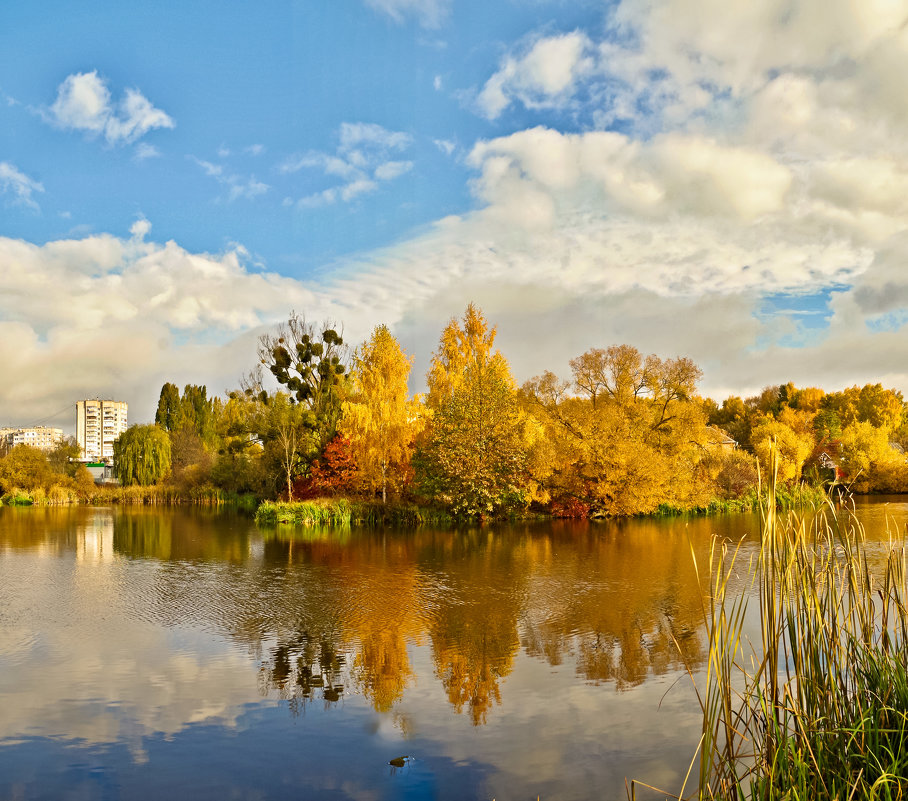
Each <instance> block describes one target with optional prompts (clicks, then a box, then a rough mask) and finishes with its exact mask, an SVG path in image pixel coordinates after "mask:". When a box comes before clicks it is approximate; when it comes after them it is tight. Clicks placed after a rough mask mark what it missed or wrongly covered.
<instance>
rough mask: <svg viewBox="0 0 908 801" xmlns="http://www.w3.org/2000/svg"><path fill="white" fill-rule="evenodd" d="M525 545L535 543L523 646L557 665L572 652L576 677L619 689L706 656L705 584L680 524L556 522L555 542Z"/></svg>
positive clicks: (537, 540) (679, 667) (538, 541)
mask: <svg viewBox="0 0 908 801" xmlns="http://www.w3.org/2000/svg"><path fill="white" fill-rule="evenodd" d="M622 528H623V530H622ZM566 538H567V539H569V541H570V547H565V539H566ZM527 547H530V548H532V550H533V551H534V556H533V558H532V560H531V561H532V562H533V565H534V568H533V577H532V579H531V582H530V588H529V597H530V601H529V603H528V604H527V606H526V607H525V609H524V614H523V617H522V621H521V622H522V632H523V636H522V645H523V647H524V649H525V651H526V652H527V653H528V654H530V655H532V656H537V657H540V658H543V659H545V660H546V661H548V662H549V663H550V664H552V665H557V664H560V663H561V662H562V661H563V659H564V658H565V655H566V654H567V653H570V654H572V655H573V656H574V657H575V660H576V670H577V673H578V674H579V675H580V676H582V677H583V678H585V679H587V680H590V681H594V682H614V683H615V686H616V687H617V688H618V689H623V688H626V687H630V686H634V685H637V684H640V683H642V682H643V681H644V680H645V679H646V678H647V676H649V675H660V674H663V673H666V672H667V671H670V670H678V669H681V668H683V667H684V665H690V666H697V665H699V664H701V663H702V661H703V658H704V653H703V641H702V639H701V637H700V635H699V625H700V620H701V617H702V606H701V598H702V591H701V588H700V586H699V585H698V583H697V581H696V577H695V574H694V571H693V567H692V561H691V552H690V541H689V539H688V537H687V536H686V534H685V533H683V531H680V530H679V531H676V532H673V531H672V529H671V527H670V526H667V525H665V523H663V522H661V521H633V525H631V526H626V527H621V526H613V527H610V529H609V530H608V531H607V532H604V533H603V534H601V535H593V536H590V535H589V534H587V535H586V536H578V535H577V531H576V529H575V530H574V531H571V529H570V527H569V526H566V527H564V528H559V527H555V529H554V531H553V534H552V537H551V540H549V539H548V538H542V539H541V540H540V539H539V538H535V539H534V540H532V541H531V542H530V543H528V546H527ZM555 553H557V558H556V557H555V556H554V555H553V554H555Z"/></svg>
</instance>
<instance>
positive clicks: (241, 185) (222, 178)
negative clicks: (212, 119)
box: [189, 156, 271, 202]
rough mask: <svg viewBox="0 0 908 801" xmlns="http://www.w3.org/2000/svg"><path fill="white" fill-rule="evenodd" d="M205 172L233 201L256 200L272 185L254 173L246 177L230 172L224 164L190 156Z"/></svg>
mask: <svg viewBox="0 0 908 801" xmlns="http://www.w3.org/2000/svg"><path fill="white" fill-rule="evenodd" d="M189 158H190V159H191V160H192V161H194V162H195V163H196V164H197V165H198V166H199V167H201V168H202V170H203V171H204V173H205V174H206V175H207V176H209V177H211V178H214V179H215V180H216V181H217V182H218V183H219V184H221V186H223V187H224V188H225V189H226V196H225V197H226V199H227V201H228V202H232V201H234V200H237V199H239V198H244V199H246V200H255V198H257V197H260V196H261V195H264V194H265V193H266V192H267V191H268V190H269V189H270V188H271V187H270V186H269V185H268V184H266V183H263V182H262V181H259V180H258V179H257V178H256V177H255V176H254V175H251V176H249V177H248V178H244V177H243V176H241V175H238V174H237V173H234V172H229V171H228V170H227V169H226V168H225V167H224V165H223V164H214V163H212V162H210V161H205V160H204V159H200V158H196V157H195V156H189Z"/></svg>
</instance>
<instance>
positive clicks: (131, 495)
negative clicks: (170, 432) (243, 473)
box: [0, 484, 258, 511]
mask: <svg viewBox="0 0 908 801" xmlns="http://www.w3.org/2000/svg"><path fill="white" fill-rule="evenodd" d="M0 504H2V505H7V506H67V505H70V504H88V505H93V506H110V505H116V504H122V505H127V506H176V505H194V506H234V507H237V508H240V509H246V510H248V511H253V510H254V509H255V508H256V505H257V504H258V499H257V498H256V497H255V496H254V495H240V494H237V493H235V492H225V491H224V490H221V489H218V488H217V487H212V486H202V487H194V488H192V489H189V490H183V489H178V488H176V487H171V486H168V485H166V484H165V485H153V486H150V487H139V486H134V487H120V486H98V487H95V488H93V489H92V490H91V491H90V492H87V493H86V492H78V491H76V490H74V489H72V488H71V487H62V486H57V485H54V486H52V487H50V488H49V489H48V490H45V489H43V488H41V487H39V488H37V489H31V490H23V489H16V488H14V489H12V490H10V491H9V492H7V493H6V494H5V495H3V496H2V497H0Z"/></svg>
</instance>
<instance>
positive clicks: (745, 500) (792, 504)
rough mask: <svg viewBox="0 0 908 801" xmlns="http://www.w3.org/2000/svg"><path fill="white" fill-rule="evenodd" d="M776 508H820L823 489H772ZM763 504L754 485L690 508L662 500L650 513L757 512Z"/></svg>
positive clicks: (796, 487) (787, 510) (806, 487)
mask: <svg viewBox="0 0 908 801" xmlns="http://www.w3.org/2000/svg"><path fill="white" fill-rule="evenodd" d="M775 499H776V509H777V510H778V511H780V512H790V511H799V510H812V509H819V508H820V507H822V506H823V505H824V504H825V503H826V502H827V495H826V491H825V490H824V489H823V488H822V487H811V486H808V485H800V486H795V487H786V486H781V487H777V488H776V491H775ZM764 505H765V498H762V497H761V495H760V492H759V490H758V489H757V488H755V487H754V488H751V489H749V490H748V491H747V492H745V493H744V495H742V496H741V497H740V498H727V499H726V498H713V499H712V500H711V501H710V502H709V503H708V504H706V505H705V506H697V507H694V508H693V509H682V508H680V507H677V506H672V505H670V504H662V505H661V506H659V508H658V509H657V510H656V511H655V512H654V513H653V514H654V516H656V517H672V516H676V515H717V514H731V513H733V512H757V511H759V510H760V509H762V508H763V506H764Z"/></svg>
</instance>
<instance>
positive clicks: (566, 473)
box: [521, 345, 708, 515]
mask: <svg viewBox="0 0 908 801" xmlns="http://www.w3.org/2000/svg"><path fill="white" fill-rule="evenodd" d="M571 372H572V374H573V379H574V380H573V382H571V383H568V382H564V381H561V380H560V379H558V377H557V376H555V375H554V374H553V373H551V372H546V373H544V374H543V375H542V376H538V377H536V378H534V379H531V380H530V381H528V382H527V383H526V384H524V386H523V388H522V391H521V398H522V401H523V403H524V404H525V407H526V409H527V410H528V411H530V412H531V413H532V414H533V415H534V417H536V418H537V419H538V420H539V421H541V422H542V424H543V425H544V427H545V430H546V439H547V440H548V443H549V444H550V453H551V455H550V458H549V459H548V460H541V459H532V460H531V462H530V464H531V466H533V467H534V473H533V475H534V478H535V479H536V480H537V481H538V482H539V483H540V484H542V485H543V486H545V487H546V488H547V489H548V492H549V494H550V495H551V497H552V499H553V503H554V504H556V505H557V506H558V508H567V507H573V508H581V507H582V506H587V507H589V508H590V510H591V511H592V512H594V513H604V514H609V515H622V514H640V513H646V512H652V511H654V510H655V509H656V508H657V507H658V506H659V505H660V504H662V503H667V504H671V505H675V506H681V507H688V506H691V505H696V504H699V503H701V502H705V501H706V500H708V491H707V486H708V481H707V476H706V472H705V470H704V469H702V467H701V461H702V460H703V458H704V455H705V454H706V453H707V451H706V439H707V436H706V426H705V423H706V412H705V411H704V409H705V408H706V407H705V405H704V404H703V403H702V402H701V401H700V400H699V399H696V398H695V397H694V393H695V391H696V383H697V380H698V379H699V377H700V370H699V368H698V367H697V366H696V365H695V364H694V363H693V362H691V361H690V359H686V358H677V359H661V358H659V357H658V356H655V355H651V356H647V357H645V358H644V357H643V356H642V355H641V354H640V352H639V351H638V350H637V349H636V348H633V347H631V346H629V345H616V346H612V347H609V348H605V349H592V350H589V351H587V352H586V353H584V354H583V355H582V356H579V357H577V358H576V359H572V360H571ZM572 389H573V390H574V392H575V393H577V394H573V395H572V394H571V390H572ZM540 467H541V470H540V469H539V468H540Z"/></svg>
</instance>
